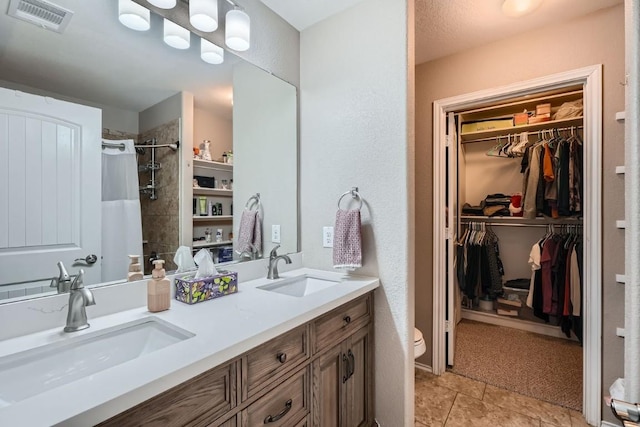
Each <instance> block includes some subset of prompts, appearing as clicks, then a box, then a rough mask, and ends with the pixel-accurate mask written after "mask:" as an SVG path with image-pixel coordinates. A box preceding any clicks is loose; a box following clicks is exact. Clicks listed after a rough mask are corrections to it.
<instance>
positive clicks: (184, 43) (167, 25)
mask: <svg viewBox="0 0 640 427" xmlns="http://www.w3.org/2000/svg"><path fill="white" fill-rule="evenodd" d="M190 39H191V33H190V32H189V30H187V29H186V28H183V27H181V26H180V25H178V24H176V23H174V22H172V21H169V20H168V19H167V18H165V19H164V42H165V43H166V44H168V45H169V46H171V47H173V48H176V49H189V46H190Z"/></svg>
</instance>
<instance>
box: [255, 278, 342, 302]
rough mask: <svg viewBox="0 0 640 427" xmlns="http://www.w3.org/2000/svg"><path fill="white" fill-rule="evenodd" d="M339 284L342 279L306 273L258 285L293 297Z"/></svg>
mask: <svg viewBox="0 0 640 427" xmlns="http://www.w3.org/2000/svg"><path fill="white" fill-rule="evenodd" d="M338 284H340V281H336V280H331V279H326V278H321V277H314V276H309V275H306V274H305V275H304V276H296V277H291V278H288V279H284V280H280V281H278V282H275V283H269V284H268V285H262V286H258V289H262V290H264V291H270V292H277V293H279V294H284V295H290V296H292V297H306V296H307V295H310V294H313V293H316V292H319V291H324V290H325V289H329V288H331V287H332V286H335V285H338Z"/></svg>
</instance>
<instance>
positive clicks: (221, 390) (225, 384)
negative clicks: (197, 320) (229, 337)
mask: <svg viewBox="0 0 640 427" xmlns="http://www.w3.org/2000/svg"><path fill="white" fill-rule="evenodd" d="M372 308H373V294H372V293H369V294H367V295H364V296H362V297H360V298H358V299H356V300H354V301H351V302H349V303H347V304H344V305H342V306H340V307H338V308H336V309H335V310H332V311H330V312H329V313H327V314H325V315H323V316H320V317H318V318H316V319H314V320H312V321H311V322H308V323H307V324H305V325H302V326H299V327H297V328H295V329H292V330H290V331H288V332H285V333H284V334H282V335H280V336H278V337H276V338H274V339H272V340H270V341H268V342H266V343H264V344H262V345H260V346H258V347H256V348H254V349H252V350H250V351H248V352H247V353H245V354H243V355H241V356H240V357H238V358H236V359H234V360H232V361H230V362H229V363H228V364H226V365H224V366H221V367H217V368H214V369H211V370H209V371H207V372H205V373H203V374H201V375H199V376H197V377H196V378H193V379H191V380H189V381H186V382H185V383H183V384H180V385H178V386H176V387H173V388H171V389H170V390H167V391H166V392H164V393H162V394H160V395H158V396H156V397H153V398H151V399H149V400H147V401H145V402H143V403H141V404H139V405H137V406H135V407H133V408H131V409H129V410H127V411H125V412H123V413H121V414H118V415H116V416H115V417H113V418H110V419H109V420H107V421H105V422H103V423H101V424H99V425H100V426H109V427H116V426H117V427H127V426H162V427H167V426H171V427H173V426H189V427H254V426H273V427H285V426H286V427H303V426H304V427H311V426H315V427H330V426H345V427H356V426H371V425H373V422H374V419H373V413H374V412H373V390H374V388H373V311H372Z"/></svg>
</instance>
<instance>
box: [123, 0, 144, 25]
mask: <svg viewBox="0 0 640 427" xmlns="http://www.w3.org/2000/svg"><path fill="white" fill-rule="evenodd" d="M118 20H119V21H120V23H122V25H124V26H125V27H128V28H131V29H132V30H136V31H147V30H148V29H149V28H151V12H150V11H149V9H147V8H145V7H144V6H140V5H139V4H138V3H135V2H133V0H118Z"/></svg>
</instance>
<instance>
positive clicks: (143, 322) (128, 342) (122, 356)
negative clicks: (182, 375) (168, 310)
mask: <svg viewBox="0 0 640 427" xmlns="http://www.w3.org/2000/svg"><path fill="white" fill-rule="evenodd" d="M192 336H194V334H192V333H190V332H187V331H185V330H183V329H180V328H178V327H176V326H174V325H172V324H170V323H168V322H165V321H161V320H160V319H158V318H155V317H146V318H144V319H140V320H138V321H134V322H129V323H125V324H122V325H118V326H116V327H113V328H107V329H104V330H100V331H97V332H95V333H93V334H91V333H90V334H86V335H82V336H79V337H75V338H72V339H69V340H63V341H60V342H56V343H53V344H47V345H44V346H42V347H37V348H34V349H31V350H27V351H23V352H20V353H16V354H12V355H9V356H5V357H3V358H0V408H1V407H3V406H8V405H11V404H12V403H15V402H19V401H21V400H24V399H27V398H29V397H32V396H35V395H37V394H40V393H43V392H45V391H48V390H51V389H54V388H56V387H60V386H62V385H64V384H68V383H71V382H73V381H76V380H78V379H81V378H84V377H87V376H89V375H93V374H95V373H96V372H100V371H103V370H105V369H108V368H111V367H113V366H116V365H119V364H121V363H124V362H127V361H129V360H133V359H136V358H138V357H141V356H144V355H146V354H149V353H152V352H154V351H156V350H159V349H161V348H164V347H167V346H169V345H172V344H175V343H177V342H180V341H182V340H185V339H187V338H190V337H192Z"/></svg>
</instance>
